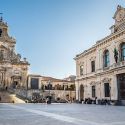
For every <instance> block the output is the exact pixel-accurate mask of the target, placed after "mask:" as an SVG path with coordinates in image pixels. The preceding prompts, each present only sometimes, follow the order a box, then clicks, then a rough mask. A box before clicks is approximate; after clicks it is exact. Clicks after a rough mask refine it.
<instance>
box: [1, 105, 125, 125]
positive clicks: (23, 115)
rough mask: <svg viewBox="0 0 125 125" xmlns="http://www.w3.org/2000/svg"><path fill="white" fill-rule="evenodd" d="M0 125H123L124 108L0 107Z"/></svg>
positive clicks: (83, 106) (78, 106)
mask: <svg viewBox="0 0 125 125" xmlns="http://www.w3.org/2000/svg"><path fill="white" fill-rule="evenodd" d="M0 125H125V107H122V106H121V107H120V106H100V105H84V104H51V105H46V104H0Z"/></svg>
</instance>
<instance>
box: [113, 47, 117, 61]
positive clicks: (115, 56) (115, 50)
mask: <svg viewBox="0 0 125 125" xmlns="http://www.w3.org/2000/svg"><path fill="white" fill-rule="evenodd" d="M114 59H115V62H116V63H117V62H118V51H117V49H116V48H114Z"/></svg>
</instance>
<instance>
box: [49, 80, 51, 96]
mask: <svg viewBox="0 0 125 125" xmlns="http://www.w3.org/2000/svg"><path fill="white" fill-rule="evenodd" d="M50 85H51V81H50V80H49V81H48V87H49V96H50Z"/></svg>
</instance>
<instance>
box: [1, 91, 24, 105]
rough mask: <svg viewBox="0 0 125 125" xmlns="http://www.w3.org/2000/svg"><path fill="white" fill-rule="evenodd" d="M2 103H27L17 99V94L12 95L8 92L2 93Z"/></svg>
mask: <svg viewBox="0 0 125 125" xmlns="http://www.w3.org/2000/svg"><path fill="white" fill-rule="evenodd" d="M0 97H1V100H0V103H25V101H23V100H21V99H19V98H18V97H16V95H15V94H10V93H8V92H7V91H0Z"/></svg>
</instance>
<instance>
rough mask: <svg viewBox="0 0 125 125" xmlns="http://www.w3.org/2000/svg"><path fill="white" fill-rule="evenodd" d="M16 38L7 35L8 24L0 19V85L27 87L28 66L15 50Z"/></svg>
mask: <svg viewBox="0 0 125 125" xmlns="http://www.w3.org/2000/svg"><path fill="white" fill-rule="evenodd" d="M15 45H16V40H15V39H14V38H13V37H10V36H9V35H8V25H7V23H5V22H4V21H3V19H2V17H1V19H0V87H1V88H6V89H7V88H14V89H15V88H19V87H23V88H26V87H27V75H28V66H29V63H28V62H27V60H26V58H24V59H23V60H22V59H21V55H20V54H17V53H16V51H15Z"/></svg>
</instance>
